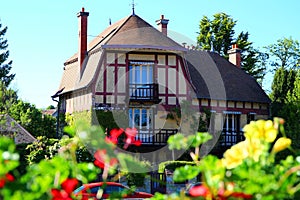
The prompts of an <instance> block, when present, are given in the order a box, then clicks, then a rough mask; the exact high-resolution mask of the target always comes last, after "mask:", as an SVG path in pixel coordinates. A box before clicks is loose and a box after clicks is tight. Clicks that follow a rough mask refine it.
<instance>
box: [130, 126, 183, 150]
mask: <svg viewBox="0 0 300 200" xmlns="http://www.w3.org/2000/svg"><path fill="white" fill-rule="evenodd" d="M177 132H178V130H177V129H157V130H154V131H153V130H147V131H146V130H139V131H138V134H137V135H136V139H137V140H140V141H141V142H142V145H159V146H163V145H166V144H167V141H168V138H169V137H170V136H171V135H174V134H176V133H177Z"/></svg>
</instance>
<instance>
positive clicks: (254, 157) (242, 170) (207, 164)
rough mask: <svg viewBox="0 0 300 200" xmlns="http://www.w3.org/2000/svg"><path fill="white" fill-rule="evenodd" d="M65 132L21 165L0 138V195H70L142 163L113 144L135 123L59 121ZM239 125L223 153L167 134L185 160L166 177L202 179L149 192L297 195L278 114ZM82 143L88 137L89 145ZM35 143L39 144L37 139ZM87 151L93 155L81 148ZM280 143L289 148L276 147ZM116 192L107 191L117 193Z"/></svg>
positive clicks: (129, 137)
mask: <svg viewBox="0 0 300 200" xmlns="http://www.w3.org/2000/svg"><path fill="white" fill-rule="evenodd" d="M75 127H76V128H75ZM65 132H66V134H65V136H64V137H63V139H61V140H60V141H59V142H55V143H53V144H55V145H50V146H48V147H47V148H48V149H47V154H44V155H43V156H44V157H43V158H40V159H37V160H34V159H32V158H31V161H32V162H31V164H30V165H29V166H27V167H26V169H23V168H22V165H21V164H22V162H20V160H21V159H22V155H20V152H18V150H17V148H16V145H15V144H14V142H13V140H11V139H9V138H7V137H1V138H0V143H1V147H0V154H1V156H0V163H1V164H0V188H1V189H0V199H3V200H8V199H9V200H19V199H27V200H31V199H32V200H34V199H45V200H46V199H52V200H63V199H65V200H70V199H81V198H82V197H80V196H77V197H75V196H74V193H73V191H74V190H75V189H76V188H77V187H79V186H80V185H82V184H84V183H89V182H93V181H95V180H102V181H106V180H108V179H109V180H116V181H117V178H118V177H120V176H126V174H128V172H137V173H138V172H142V171H144V169H145V167H149V165H146V164H145V163H142V162H140V161H138V160H136V159H135V158H134V157H132V156H131V155H128V154H126V152H125V153H124V152H120V151H117V148H116V147H117V146H116V145H117V143H118V138H119V137H120V136H121V135H122V134H124V135H125V137H124V144H123V146H122V148H123V149H124V150H125V151H126V149H127V148H128V147H129V146H131V145H136V146H138V145H140V141H136V140H135V135H136V134H137V131H136V130H135V129H131V128H127V129H125V130H123V129H113V130H111V132H110V134H109V135H106V134H105V132H104V131H103V130H102V129H101V128H100V127H96V126H92V127H88V126H87V125H86V124H85V123H78V125H76V126H73V127H66V128H65ZM244 133H245V140H244V141H241V142H239V143H237V144H236V145H234V146H232V147H231V148H230V149H228V150H227V151H226V152H225V153H224V155H223V157H222V158H218V157H216V156H214V155H206V156H204V157H200V149H201V145H202V144H203V143H205V142H207V141H209V140H210V139H211V135H210V134H209V133H200V132H199V133H196V134H195V135H191V136H188V137H185V136H184V135H183V134H180V133H178V134H176V135H174V136H171V137H170V138H169V140H168V148H169V149H181V148H186V147H189V149H190V151H189V155H190V157H191V160H192V162H189V163H188V164H187V165H184V166H181V167H178V168H176V169H175V171H174V174H173V179H174V180H175V181H178V182H183V181H186V180H192V179H194V178H195V177H197V176H199V175H200V177H201V184H200V185H198V186H195V187H193V188H192V189H191V190H190V192H189V194H188V195H187V194H186V193H185V192H184V191H178V192H176V193H172V194H160V193H155V195H154V197H152V199H156V200H160V199H161V200H162V199H207V200H213V199H215V200H217V199H220V200H226V199H264V200H267V199H296V198H297V195H298V191H299V189H300V179H299V175H300V157H299V156H298V155H297V153H296V152H295V151H294V150H293V149H292V148H291V143H292V140H291V139H290V138H288V137H287V136H286V134H285V131H284V120H283V119H281V118H274V120H273V121H272V120H257V121H252V122H251V123H250V124H247V125H246V126H245V127H244ZM39 139H40V140H42V138H39ZM37 143H38V141H37ZM43 144H44V147H43ZM86 144H89V145H88V146H89V148H88V149H86V148H85V145H86ZM32 145H34V144H32ZM35 145H36V146H35V147H37V146H38V148H40V149H43V148H46V147H45V143H43V142H42V143H40V144H39V145H37V144H35ZM29 148H30V147H29ZM31 148H33V147H32V146H31ZM87 151H88V152H90V153H91V155H93V156H91V157H90V158H89V157H88V156H86V154H88V152H87ZM282 151H284V152H288V153H285V154H280V152H282ZM38 156H39V155H34V156H33V157H35V158H37V157H38ZM191 163H192V164H191ZM99 176H100V177H99ZM101 190H102V189H99V191H98V196H97V197H98V198H99V199H100V198H101ZM102 192H103V191H102ZM122 195H123V194H120V196H114V198H117V199H118V198H122Z"/></svg>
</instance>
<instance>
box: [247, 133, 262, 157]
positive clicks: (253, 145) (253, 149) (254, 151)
mask: <svg viewBox="0 0 300 200" xmlns="http://www.w3.org/2000/svg"><path fill="white" fill-rule="evenodd" d="M246 145H247V146H246V147H245V148H247V151H248V154H249V157H250V158H252V159H253V160H254V161H255V162H258V161H259V157H260V156H261V155H262V152H263V151H264V150H265V144H264V143H262V141H261V140H260V139H257V138H252V139H251V140H248V139H246Z"/></svg>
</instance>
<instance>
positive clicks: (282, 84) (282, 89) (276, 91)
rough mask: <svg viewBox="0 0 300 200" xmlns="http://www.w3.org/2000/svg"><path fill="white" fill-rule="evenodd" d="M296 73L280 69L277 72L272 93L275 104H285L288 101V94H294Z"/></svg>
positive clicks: (291, 70)
mask: <svg viewBox="0 0 300 200" xmlns="http://www.w3.org/2000/svg"><path fill="white" fill-rule="evenodd" d="M295 80H296V71H295V70H293V69H290V70H288V69H285V68H284V67H280V68H278V69H277V70H276V72H275V75H274V79H273V82H272V93H271V95H270V97H271V99H272V101H273V102H277V103H280V104H283V103H285V102H287V101H288V96H289V95H288V94H293V93H294V84H295Z"/></svg>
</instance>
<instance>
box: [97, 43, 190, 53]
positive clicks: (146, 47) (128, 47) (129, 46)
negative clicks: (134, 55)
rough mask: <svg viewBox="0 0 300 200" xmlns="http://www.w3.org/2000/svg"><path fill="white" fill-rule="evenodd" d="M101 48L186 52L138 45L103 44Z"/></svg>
mask: <svg viewBox="0 0 300 200" xmlns="http://www.w3.org/2000/svg"><path fill="white" fill-rule="evenodd" d="M101 47H102V48H103V49H151V50H166V51H179V52H187V49H186V48H184V47H175V46H153V45H139V44H104V45H102V46H101Z"/></svg>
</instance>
